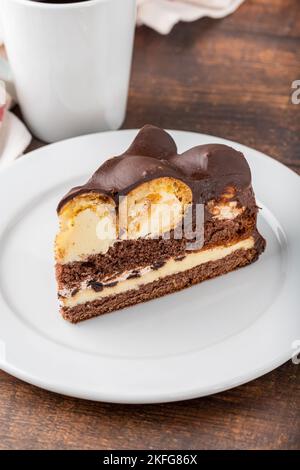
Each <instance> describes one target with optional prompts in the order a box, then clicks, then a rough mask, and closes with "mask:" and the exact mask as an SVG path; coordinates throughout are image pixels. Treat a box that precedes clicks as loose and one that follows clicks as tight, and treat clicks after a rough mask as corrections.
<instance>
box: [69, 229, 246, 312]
mask: <svg viewBox="0 0 300 470" xmlns="http://www.w3.org/2000/svg"><path fill="white" fill-rule="evenodd" d="M253 247H254V238H253V237H249V238H246V239H245V240H241V241H239V242H237V243H234V244H232V245H229V246H221V247H216V248H211V249H206V250H200V251H198V252H191V253H188V254H187V255H186V256H185V258H183V259H182V260H181V261H175V260H174V259H170V260H169V261H167V262H166V263H165V264H164V265H163V266H162V267H161V268H159V269H157V270H149V271H146V272H145V273H144V274H143V275H142V276H141V277H139V278H134V279H126V280H124V281H121V282H118V284H117V285H115V286H113V287H106V288H104V289H103V290H102V291H100V292H95V291H94V290H93V289H92V288H91V287H87V288H84V289H81V290H79V291H78V292H77V293H76V294H75V295H74V296H73V297H68V298H62V299H61V304H62V306H64V307H75V306H76V305H79V304H84V303H86V302H93V301H94V300H98V299H103V298H105V297H109V296H112V295H117V294H121V293H123V292H126V291H129V290H132V289H139V287H141V286H142V285H144V284H149V283H151V282H154V281H157V280H158V279H161V278H164V277H166V276H171V275H173V274H178V273H181V272H183V271H187V270H189V269H192V268H195V267H196V266H199V265H201V264H204V263H209V262H211V261H217V260H220V259H222V258H225V257H226V256H228V255H231V254H232V253H234V252H235V251H237V250H249V249H251V248H253Z"/></svg>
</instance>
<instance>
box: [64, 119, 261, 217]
mask: <svg viewBox="0 0 300 470" xmlns="http://www.w3.org/2000/svg"><path fill="white" fill-rule="evenodd" d="M160 177H173V178H176V179H179V180H181V181H183V182H184V183H185V184H187V185H188V186H189V187H190V188H191V190H192V193H193V203H205V202H207V201H209V200H211V199H216V200H218V199H219V198H220V196H221V195H222V194H223V193H224V190H225V189H226V188H227V187H229V186H230V187H234V188H235V190H236V195H235V197H234V199H235V200H238V201H239V202H241V203H242V199H243V198H244V197H245V194H248V197H251V198H252V190H251V173H250V169H249V166H248V163H247V161H246V159H245V157H244V156H243V154H242V153H241V152H238V151H236V150H234V149H233V148H231V147H228V146H227V145H221V144H207V145H199V146H197V147H193V148H191V149H190V150H188V151H186V152H184V153H182V154H178V153H177V146H176V144H175V142H174V140H173V138H172V137H171V136H170V135H169V134H168V133H167V132H165V131H164V130H163V129H160V128H158V127H154V126H151V125H147V126H144V127H143V128H142V129H141V130H140V132H139V133H138V135H137V137H136V138H135V139H134V141H133V143H132V144H131V146H130V147H129V149H128V150H126V152H125V153H123V154H122V155H120V156H118V157H114V158H111V159H110V160H107V161H106V162H105V163H104V164H103V165H101V166H100V168H98V170H97V171H96V172H95V173H94V174H93V176H92V177H91V178H90V179H89V181H88V182H87V183H86V184H84V185H82V186H77V187H75V188H73V189H71V191H69V192H68V193H67V194H66V195H65V196H64V197H63V198H62V200H61V201H60V203H59V205H58V211H60V210H61V208H62V207H63V206H64V205H65V204H66V203H67V202H68V201H69V200H71V199H73V198H74V197H75V196H78V195H80V194H86V193H98V194H103V195H105V196H108V197H110V198H113V199H114V200H115V202H116V204H118V198H119V196H122V195H126V194H127V193H128V192H129V191H131V190H132V189H133V188H134V187H136V186H139V185H140V184H142V183H144V182H146V181H150V180H153V179H156V178H160ZM247 190H249V191H247ZM243 195H244V196H243ZM248 197H247V198H248Z"/></svg>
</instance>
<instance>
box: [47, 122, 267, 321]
mask: <svg viewBox="0 0 300 470" xmlns="http://www.w3.org/2000/svg"><path fill="white" fill-rule="evenodd" d="M257 211H258V208H257V205H256V202H255V197H254V194H253V190H252V186H251V174H250V169H249V166H248V163H247V161H246V159H245V158H244V156H243V154H242V153H240V152H238V151H236V150H234V149H233V148H231V147H227V146H226V145H219V144H210V145H200V146H198V147H194V148H192V149H190V150H188V151H186V152H185V153H183V154H181V155H179V154H178V153H177V147H176V144H175V142H174V140H173V139H172V137H171V136H170V135H169V134H168V133H167V132H165V131H164V130H162V129H159V128H157V127H153V126H145V127H144V128H143V129H142V130H141V131H140V132H139V133H138V135H137V137H136V139H135V140H134V142H133V143H132V145H131V146H130V147H129V149H128V150H127V151H126V152H125V153H124V154H122V155H120V156H118V157H114V158H111V159H109V160H107V161H106V162H105V163H104V164H103V165H101V166H100V168H99V169H98V170H97V171H96V172H95V173H94V175H93V176H92V177H91V179H90V180H89V181H88V182H87V183H86V184H84V185H83V186H78V187H76V188H73V189H71V191H70V192H69V193H68V194H66V196H64V197H63V199H62V200H61V202H60V203H59V205H58V216H59V221H60V230H59V233H58V235H57V237H56V244H55V255H56V278H57V284H58V296H59V299H60V303H61V313H62V315H63V317H64V318H65V319H67V320H69V321H71V322H73V323H76V322H79V321H81V320H85V319H87V318H91V317H95V316H97V315H102V314H103V313H108V312H112V311H114V310H118V309H121V308H124V307H128V306H129V305H134V304H137V303H139V302H144V301H146V300H150V299H154V298H155V297H160V296H163V295H165V294H170V293H172V292H175V291H178V290H180V289H183V288H185V287H189V286H191V285H193V284H196V283H199V282H201V281H204V280H206V279H210V278H212V277H215V276H219V275H221V274H225V273H228V272H230V271H233V270H234V269H237V268H239V267H242V266H246V265H247V264H250V263H252V262H254V261H256V260H257V258H258V257H259V255H260V254H261V253H262V252H263V250H264V248H265V240H264V239H263V238H262V236H261V235H260V234H259V233H258V231H257V229H256V218H257Z"/></svg>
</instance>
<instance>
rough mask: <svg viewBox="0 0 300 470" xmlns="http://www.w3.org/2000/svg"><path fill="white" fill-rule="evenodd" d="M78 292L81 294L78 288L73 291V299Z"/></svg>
mask: <svg viewBox="0 0 300 470" xmlns="http://www.w3.org/2000/svg"><path fill="white" fill-rule="evenodd" d="M78 292H79V289H78V288H76V289H73V290H72V293H71V297H74V295H76V294H77V293H78Z"/></svg>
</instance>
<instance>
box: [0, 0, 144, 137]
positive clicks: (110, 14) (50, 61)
mask: <svg viewBox="0 0 300 470" xmlns="http://www.w3.org/2000/svg"><path fill="white" fill-rule="evenodd" d="M75 1H76V0H74V2H75ZM135 14H136V6H135V0H85V1H78V0H77V3H65V4H64V3H58V4H55V3H52V4H51V3H42V2H38V1H33V0H1V5H0V20H1V23H2V28H3V32H4V41H5V46H6V51H7V55H8V59H9V64H10V67H11V69H12V74H13V79H14V83H15V87H16V92H17V97H18V101H19V103H20V105H21V109H22V113H23V116H24V118H25V120H26V122H27V124H28V126H29V127H30V129H31V130H32V132H33V134H34V135H35V136H36V137H38V138H40V139H41V140H44V141H46V142H54V141H57V140H61V139H65V138H68V137H74V136H77V135H82V134H88V133H92V132H97V131H105V130H114V129H118V128H119V127H120V126H121V124H122V122H123V120H124V117H125V112H126V105H127V95H128V85H129V77H130V68H131V58H132V48H133V38H134V29H135Z"/></svg>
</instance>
